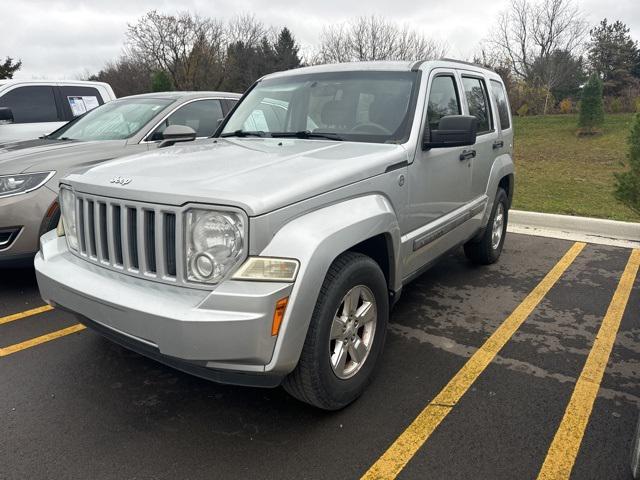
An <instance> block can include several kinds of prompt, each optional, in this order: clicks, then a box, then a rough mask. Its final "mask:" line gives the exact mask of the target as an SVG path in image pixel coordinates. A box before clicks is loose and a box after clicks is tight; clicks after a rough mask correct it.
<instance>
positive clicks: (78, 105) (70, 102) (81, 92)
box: [60, 85, 104, 119]
mask: <svg viewBox="0 0 640 480" xmlns="http://www.w3.org/2000/svg"><path fill="white" fill-rule="evenodd" d="M60 91H61V93H62V103H63V107H64V110H65V112H66V114H67V118H69V119H72V118H75V117H77V116H79V115H82V114H83V113H86V112H88V111H89V110H93V109H94V108H96V107H98V106H100V105H102V104H103V103H104V100H103V99H102V96H101V95H100V93H99V92H98V90H97V89H95V88H93V87H83V86H74V85H67V86H63V87H60Z"/></svg>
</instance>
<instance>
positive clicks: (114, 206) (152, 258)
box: [76, 192, 184, 284]
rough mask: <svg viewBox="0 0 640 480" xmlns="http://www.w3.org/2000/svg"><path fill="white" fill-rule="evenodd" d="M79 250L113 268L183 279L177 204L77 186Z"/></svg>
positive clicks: (168, 279) (176, 280)
mask: <svg viewBox="0 0 640 480" xmlns="http://www.w3.org/2000/svg"><path fill="white" fill-rule="evenodd" d="M76 209H77V210H76V213H77V215H76V218H77V223H78V224H77V232H78V253H79V254H80V256H82V257H83V258H85V259H86V260H88V261H90V262H93V263H96V264H99V265H102V266H104V267H107V268H111V269H113V270H117V271H121V272H125V273H128V274H130V275H135V276H140V277H144V278H148V279H155V280H158V281H161V282H166V283H178V284H182V283H184V282H183V281H182V279H183V278H184V275H183V265H182V257H181V256H180V255H179V254H178V253H177V252H178V249H181V248H182V241H181V236H182V232H181V231H179V230H181V229H180V225H181V222H177V221H176V217H177V216H178V215H179V214H180V211H179V209H177V208H175V209H174V208H173V207H170V206H165V205H155V204H148V203H141V202H131V201H128V200H120V199H114V198H106V197H97V196H94V195H87V194H84V193H79V192H76Z"/></svg>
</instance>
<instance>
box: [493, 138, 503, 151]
mask: <svg viewBox="0 0 640 480" xmlns="http://www.w3.org/2000/svg"><path fill="white" fill-rule="evenodd" d="M502 147H504V142H503V141H502V140H496V141H495V142H493V149H494V150H497V149H498V148H502Z"/></svg>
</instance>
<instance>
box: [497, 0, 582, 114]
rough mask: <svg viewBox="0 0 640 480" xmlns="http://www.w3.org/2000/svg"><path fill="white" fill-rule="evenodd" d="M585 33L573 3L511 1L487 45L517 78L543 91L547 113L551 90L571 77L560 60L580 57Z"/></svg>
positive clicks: (571, 1)
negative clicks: (505, 60)
mask: <svg viewBox="0 0 640 480" xmlns="http://www.w3.org/2000/svg"><path fill="white" fill-rule="evenodd" d="M587 33H588V29H587V22H586V21H585V20H584V17H583V15H582V13H581V12H580V9H579V8H578V6H577V5H576V4H575V3H573V0H537V1H536V2H535V3H534V2H531V1H529V0H512V2H511V6H510V7H509V8H508V9H507V10H506V11H505V12H503V13H502V14H501V15H500V18H499V20H498V25H497V27H496V29H495V31H494V32H493V35H492V37H491V39H490V40H489V43H490V45H492V46H493V50H494V55H495V56H497V57H499V58H502V59H507V61H508V63H509V64H510V65H511V68H512V70H513V73H514V74H515V75H516V77H518V78H519V79H521V80H524V81H526V82H527V83H528V84H529V85H530V86H532V87H541V88H544V89H546V92H547V93H546V99H545V106H544V112H545V113H546V111H547V107H548V101H549V98H550V92H551V90H552V89H554V88H556V87H558V86H559V85H561V84H563V83H564V82H566V80H567V78H568V76H570V75H572V69H571V68H567V64H566V62H563V61H562V60H563V59H569V60H571V59H579V58H580V57H581V55H582V54H583V53H584V52H585V45H586V42H585V40H586V36H587Z"/></svg>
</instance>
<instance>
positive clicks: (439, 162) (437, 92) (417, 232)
mask: <svg viewBox="0 0 640 480" xmlns="http://www.w3.org/2000/svg"><path fill="white" fill-rule="evenodd" d="M460 92H461V85H460V81H459V77H458V76H457V74H456V73H455V72H454V71H453V70H446V69H437V70H435V71H433V72H432V74H431V76H430V83H429V85H428V91H427V102H428V104H427V109H426V110H427V112H426V118H425V119H424V121H423V128H424V129H428V132H427V135H428V134H429V132H431V131H433V130H437V129H438V125H439V122H440V119H441V118H442V117H444V116H447V115H461V114H462V113H463V111H462V98H463V97H462V95H461V94H460ZM472 149H473V146H471V147H466V148H465V147H449V148H432V149H427V150H425V149H424V148H422V146H421V145H420V146H419V147H418V152H417V154H416V157H415V160H414V161H413V163H412V164H411V165H410V166H409V168H408V174H409V182H408V183H409V201H408V208H407V215H406V217H405V222H406V223H405V224H404V225H403V226H404V228H403V238H402V240H403V245H402V249H403V258H404V265H403V270H404V276H405V277H408V276H410V275H412V274H413V273H415V272H416V271H418V270H419V269H420V268H421V267H423V266H424V265H425V264H427V263H429V262H430V261H431V260H433V259H434V258H436V257H437V256H439V255H440V254H441V253H442V252H443V251H444V250H446V246H447V245H448V244H449V243H450V242H451V241H452V235H451V232H452V230H455V229H456V228H459V226H460V220H461V218H462V217H460V218H458V217H459V213H460V211H461V210H463V209H464V208H465V205H466V204H467V203H468V202H469V201H470V200H471V199H472V193H471V175H472V168H471V167H472V163H471V162H472V161H473V159H472V158H471V157H467V156H464V155H462V154H463V153H464V152H465V151H467V150H472ZM453 235H454V236H455V235H456V234H455V232H454V233H453ZM454 240H455V239H454Z"/></svg>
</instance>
